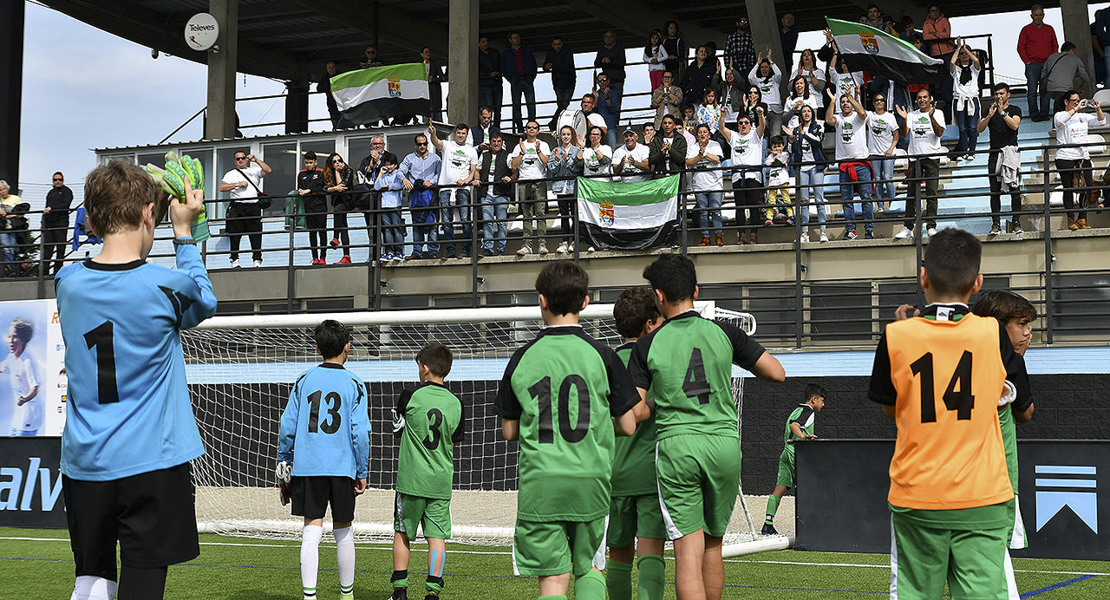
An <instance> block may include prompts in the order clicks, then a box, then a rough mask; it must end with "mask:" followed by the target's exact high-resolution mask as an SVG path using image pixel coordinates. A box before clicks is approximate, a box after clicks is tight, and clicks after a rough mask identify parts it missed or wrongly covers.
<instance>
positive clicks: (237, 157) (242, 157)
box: [235, 156, 247, 160]
mask: <svg viewBox="0 0 1110 600" xmlns="http://www.w3.org/2000/svg"><path fill="white" fill-rule="evenodd" d="M235 160H247V157H245V156H236V157H235Z"/></svg>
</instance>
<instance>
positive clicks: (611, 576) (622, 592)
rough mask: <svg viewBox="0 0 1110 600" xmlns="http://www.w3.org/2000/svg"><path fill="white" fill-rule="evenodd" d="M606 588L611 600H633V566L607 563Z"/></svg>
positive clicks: (612, 562)
mask: <svg viewBox="0 0 1110 600" xmlns="http://www.w3.org/2000/svg"><path fill="white" fill-rule="evenodd" d="M605 587H606V588H608V590H609V600H632V565H630V564H626V563H622V562H616V561H613V560H609V561H606V562H605Z"/></svg>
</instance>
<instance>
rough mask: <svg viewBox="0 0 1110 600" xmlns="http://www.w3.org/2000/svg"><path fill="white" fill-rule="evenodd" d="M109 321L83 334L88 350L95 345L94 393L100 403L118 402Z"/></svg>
mask: <svg viewBox="0 0 1110 600" xmlns="http://www.w3.org/2000/svg"><path fill="white" fill-rule="evenodd" d="M114 328H115V326H114V325H113V324H112V322H111V321H104V322H103V323H101V324H100V325H97V327H96V328H95V329H93V330H92V331H90V332H88V333H86V334H85V344H87V345H88V347H89V350H92V349H93V347H94V346H95V347H96V395H97V396H98V397H99V400H98V401H99V403H100V404H111V403H113V402H119V388H117V387H116V349H115V344H114V343H113V342H112V330H113V329H114Z"/></svg>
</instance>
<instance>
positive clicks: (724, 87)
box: [714, 69, 751, 158]
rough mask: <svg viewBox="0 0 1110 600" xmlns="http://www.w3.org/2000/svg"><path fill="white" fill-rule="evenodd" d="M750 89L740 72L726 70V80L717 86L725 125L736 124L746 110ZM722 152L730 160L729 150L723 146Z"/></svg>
mask: <svg viewBox="0 0 1110 600" xmlns="http://www.w3.org/2000/svg"><path fill="white" fill-rule="evenodd" d="M750 87H751V86H750V84H749V83H748V80H747V79H745V78H744V76H743V75H741V74H740V72H739V71H737V70H736V69H725V78H724V80H722V81H721V82H720V83H719V84H717V99H718V100H719V101H720V103H721V110H723V111H724V113H725V123H735V122H736V117H739V116H740V112H741V111H742V110H744V96H745V95H746V94H747V93H748V89H750ZM714 127H716V124H714ZM718 135H719V134H718ZM726 145H727V144H726ZM722 150H725V158H728V155H729V153H728V149H727V148H724V146H722Z"/></svg>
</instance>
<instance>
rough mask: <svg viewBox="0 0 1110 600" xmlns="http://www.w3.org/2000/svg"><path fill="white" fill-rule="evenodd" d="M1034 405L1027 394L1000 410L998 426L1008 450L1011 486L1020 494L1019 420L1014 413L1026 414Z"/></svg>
mask: <svg viewBox="0 0 1110 600" xmlns="http://www.w3.org/2000/svg"><path fill="white" fill-rule="evenodd" d="M1032 404H1033V398H1032V397H1031V396H1029V395H1028V394H1026V396H1025V397H1024V398H1022V397H1020V396H1019V397H1018V398H1017V399H1015V400H1014V401H1013V402H1011V403H1010V404H1007V405H1006V406H1004V407H1002V408H1000V409H999V410H998V425H999V427H1001V428H1002V447H1003V448H1005V449H1006V470H1007V471H1009V474H1010V485H1012V486H1013V487H1014V493H1015V494H1017V493H1018V457H1017V418H1016V417H1014V413H1024V412H1025V411H1027V410H1029V406H1030V405H1032Z"/></svg>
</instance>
